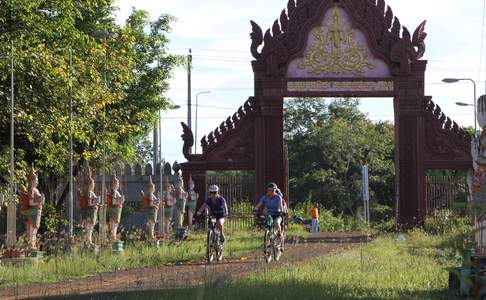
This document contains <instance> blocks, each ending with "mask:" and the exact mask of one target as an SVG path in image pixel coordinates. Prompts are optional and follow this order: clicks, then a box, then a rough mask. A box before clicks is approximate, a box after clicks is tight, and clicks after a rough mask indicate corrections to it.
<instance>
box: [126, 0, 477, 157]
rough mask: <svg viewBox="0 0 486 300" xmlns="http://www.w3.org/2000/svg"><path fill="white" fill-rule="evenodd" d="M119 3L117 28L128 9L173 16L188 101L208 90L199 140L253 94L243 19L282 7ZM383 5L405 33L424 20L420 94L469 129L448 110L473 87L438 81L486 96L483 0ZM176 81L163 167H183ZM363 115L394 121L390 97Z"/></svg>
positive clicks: (268, 2)
mask: <svg viewBox="0 0 486 300" xmlns="http://www.w3.org/2000/svg"><path fill="white" fill-rule="evenodd" d="M117 2H118V7H119V11H118V13H117V19H118V21H119V22H120V23H123V22H124V21H125V20H126V18H127V17H128V15H129V14H130V12H131V10H132V7H136V8H138V9H144V10H147V11H149V12H150V14H151V16H152V18H153V19H155V18H157V17H158V16H159V15H161V14H171V15H173V16H175V17H176V18H177V22H175V23H174V24H173V31H172V34H171V44H170V51H171V53H175V54H187V52H188V49H189V48H192V52H193V55H194V69H193V95H195V94H196V93H197V92H201V91H211V93H210V94H204V95H200V97H199V104H200V105H201V107H199V121H198V125H199V129H198V140H200V139H201V137H202V136H203V135H206V134H207V133H209V132H210V131H211V130H213V129H214V128H216V127H217V126H218V125H219V124H220V123H221V122H222V121H223V120H224V119H226V118H227V117H228V116H230V115H232V114H233V113H234V112H235V111H236V110H237V108H238V107H239V106H240V105H242V104H243V103H244V101H245V100H246V99H247V98H248V97H249V96H252V95H253V72H252V69H251V65H250V61H251V59H252V57H251V54H250V51H249V49H250V37H249V34H250V31H251V27H250V23H249V21H250V20H254V21H256V22H257V23H258V24H259V25H260V26H261V27H262V29H263V30H264V31H265V30H266V29H267V28H269V27H270V26H271V25H272V24H273V22H274V20H275V19H276V18H277V17H279V16H280V12H281V11H282V9H283V8H285V7H286V6H287V1H286V0H245V1H242V0H177V1H171V0H162V1H153V0H136V1H134V0H118V1H117ZM262 3H265V4H262ZM387 4H388V5H390V6H391V8H392V9H393V12H394V13H395V14H396V16H398V18H399V19H400V21H401V23H402V25H404V26H406V27H407V28H408V29H409V31H411V32H413V31H414V30H415V28H416V27H417V26H418V25H419V24H420V23H421V22H422V21H423V20H427V21H428V23H427V27H426V32H427V33H428V37H427V40H426V44H427V52H426V54H425V57H424V59H427V60H428V61H429V64H428V68H427V73H426V95H430V96H432V97H433V100H434V101H435V102H436V103H437V104H439V105H440V106H441V107H442V109H443V111H444V112H445V113H446V114H448V115H449V116H450V117H451V118H452V119H454V120H455V121H457V122H458V123H459V125H461V126H473V123H474V122H473V109H472V108H469V107H465V108H464V107H457V106H455V105H454V103H455V102H457V101H462V102H471V103H472V101H473V88H472V84H471V83H468V82H465V83H457V84H442V83H441V80H442V78H444V77H457V78H463V77H464V78H472V79H474V80H476V81H478V82H477V83H478V95H482V94H484V93H485V89H486V88H485V75H484V74H485V70H486V63H485V61H486V47H484V51H481V41H482V38H481V37H482V32H483V30H482V28H483V5H484V2H483V0H463V1H457V0H426V1H424V0H388V1H387ZM481 52H483V53H485V55H481ZM174 75H175V76H174V79H173V80H172V81H171V89H170V91H169V93H168V96H169V97H170V98H171V99H172V101H173V102H174V103H176V104H178V105H181V109H179V110H177V111H172V112H168V113H165V114H164V116H163V155H164V157H166V159H167V161H170V162H173V161H174V160H177V161H179V162H183V161H185V159H184V158H183V156H182V140H181V137H180V136H181V134H182V129H181V126H180V122H181V121H186V119H187V105H186V104H187V75H186V71H185V70H184V69H182V68H181V69H178V70H176V72H175V74H174ZM193 99H194V100H195V96H193ZM203 105H204V106H214V107H219V108H214V107H203ZM361 110H362V111H363V112H366V113H367V114H368V115H369V117H370V118H371V119H373V120H390V121H393V105H392V100H391V99H368V100H363V101H362V104H361ZM193 113H194V111H193ZM193 122H194V121H193ZM193 128H194V125H193ZM198 148H199V144H198Z"/></svg>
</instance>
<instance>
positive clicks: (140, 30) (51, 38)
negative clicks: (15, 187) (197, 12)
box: [0, 0, 182, 203]
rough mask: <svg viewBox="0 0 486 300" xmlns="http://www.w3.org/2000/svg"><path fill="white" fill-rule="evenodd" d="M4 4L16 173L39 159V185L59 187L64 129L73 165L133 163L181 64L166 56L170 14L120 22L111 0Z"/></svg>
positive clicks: (1, 132) (6, 87)
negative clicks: (71, 142) (12, 87)
mask: <svg viewBox="0 0 486 300" xmlns="http://www.w3.org/2000/svg"><path fill="white" fill-rule="evenodd" d="M0 3H1V5H2V10H1V11H0V53H2V57H3V59H0V70H1V72H0V97H2V98H4V99H5V98H8V99H9V98H10V96H9V95H10V77H9V74H10V58H11V57H13V64H14V71H15V72H14V78H15V90H14V92H15V125H16V131H15V141H16V153H15V154H16V161H17V162H18V163H17V165H16V169H19V170H21V169H25V167H26V166H27V165H30V163H35V164H36V166H37V167H38V168H39V169H41V170H42V172H41V176H40V177H41V185H43V186H45V185H47V183H46V182H44V180H49V181H51V182H52V181H54V182H55V183H61V184H62V182H63V181H64V180H65V175H66V172H67V170H68V168H67V159H68V147H67V143H68V139H69V132H70V130H72V132H73V138H74V151H75V153H74V160H75V162H76V163H77V164H81V163H82V162H83V161H91V162H92V164H95V165H98V166H100V165H101V161H102V157H103V153H106V154H107V164H108V165H109V166H110V165H113V164H115V163H116V162H119V161H123V162H124V161H126V160H134V159H135V158H136V151H135V149H136V145H137V144H139V143H140V142H141V141H143V140H144V139H145V138H146V136H147V135H148V133H149V132H150V130H151V129H152V128H153V127H154V126H155V123H156V120H157V116H158V111H159V110H160V109H166V108H167V107H168V106H169V105H170V102H169V99H167V98H166V97H165V96H164V93H165V92H166V91H167V89H168V79H169V78H170V76H171V73H172V70H173V68H174V67H175V66H176V65H177V64H179V63H181V62H182V60H181V59H180V58H179V57H177V56H172V55H170V54H168V49H167V46H168V43H169V40H168V32H169V31H170V23H171V22H172V21H173V18H172V17H171V16H168V15H161V16H160V17H159V18H157V19H156V20H155V21H153V22H151V21H150V18H149V15H148V13H147V12H144V11H140V10H133V12H132V14H131V16H130V17H129V18H128V19H127V21H126V24H125V25H123V26H120V25H117V24H116V23H115V20H114V18H113V12H114V11H115V10H116V7H115V6H114V3H115V1H114V0H103V1H94V0H88V1H75V0H67V1H59V0H32V1H27V2H26V1H21V0H13V1H0ZM12 45H13V49H12V47H11V46H12ZM12 53H13V56H12V55H11V54H12ZM69 53H72V68H70V67H69V64H70V54H69ZM70 99H72V101H73V113H74V121H73V122H72V123H70V122H69V118H68V111H69V103H70ZM9 116H10V108H9V105H2V106H0V145H2V146H1V147H0V184H2V182H3V183H5V182H8V174H9V173H8V162H9V156H8V155H9V151H8V145H9V138H10V134H9V126H10V118H9ZM105 150H106V151H105ZM16 178H17V181H18V182H20V181H21V179H22V178H24V176H23V174H21V173H17V174H16ZM45 190H46V189H44V192H46V191H45ZM64 195H65V193H64ZM47 199H52V198H51V197H49V195H48V197H47ZM61 203H62V202H61Z"/></svg>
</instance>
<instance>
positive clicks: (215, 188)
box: [209, 184, 219, 193]
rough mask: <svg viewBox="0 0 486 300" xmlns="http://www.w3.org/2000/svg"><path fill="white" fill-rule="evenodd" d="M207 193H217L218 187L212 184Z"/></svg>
mask: <svg viewBox="0 0 486 300" xmlns="http://www.w3.org/2000/svg"><path fill="white" fill-rule="evenodd" d="M209 192H210V193H217V192H219V187H218V186H217V185H215V184H213V185H211V186H210V187H209Z"/></svg>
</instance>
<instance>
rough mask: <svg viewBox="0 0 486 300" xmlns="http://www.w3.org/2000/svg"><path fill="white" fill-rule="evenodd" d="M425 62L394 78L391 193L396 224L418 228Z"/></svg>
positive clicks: (421, 197)
mask: <svg viewBox="0 0 486 300" xmlns="http://www.w3.org/2000/svg"><path fill="white" fill-rule="evenodd" d="M425 67H426V62H417V63H414V64H412V75H408V76H407V77H404V78H397V79H396V85H395V87H396V90H397V97H396V98H395V100H394V105H395V149H396V150H395V151H396V153H395V157H396V160H395V167H396V171H395V172H396V175H395V176H396V177H395V193H396V210H397V224H398V226H399V228H401V229H409V228H412V227H414V226H416V225H420V224H422V223H423V221H424V220H425V216H426V203H425V202H426V200H425V169H424V120H423V116H422V103H423V98H424V84H423V83H424V72H425Z"/></svg>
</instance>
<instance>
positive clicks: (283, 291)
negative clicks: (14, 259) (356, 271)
mask: <svg viewBox="0 0 486 300" xmlns="http://www.w3.org/2000/svg"><path fill="white" fill-rule="evenodd" d="M396 294H397V291H386V290H382V291H377V290H373V289H367V288H361V289H360V290H354V291H351V290H349V289H346V287H345V286H340V287H337V286H331V285H325V284H315V283H296V282H294V283H290V282H287V283H285V284H268V283H265V282H262V283H260V284H251V285H249V284H246V283H242V284H239V283H231V284H223V285H221V284H220V285H219V286H200V287H197V288H190V289H175V290H163V291H133V292H123V293H103V294H96V295H78V296H70V297H69V299H74V300H77V299H79V300H81V299H82V300H84V299H92V300H131V299H137V300H152V299H153V300H157V299H164V300H165V299H170V300H172V299H174V300H179V299H180V300H183V299H184V300H185V299H187V300H190V299H197V300H202V299H204V300H213V299H214V300H226V299H228V300H233V299H235V300H256V299H278V300H294V299H295V300H319V299H344V300H357V299H360V300H363V299H370V300H371V299H387V300H388V299H389V300H393V299H397V300H398V299H420V300H427V299H431V300H433V299H441V300H445V299H459V298H457V297H455V296H454V295H452V294H450V293H449V292H448V291H444V290H432V291H409V292H401V293H400V295H396ZM42 299H49V300H57V299H65V298H64V297H50V298H42Z"/></svg>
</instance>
